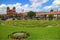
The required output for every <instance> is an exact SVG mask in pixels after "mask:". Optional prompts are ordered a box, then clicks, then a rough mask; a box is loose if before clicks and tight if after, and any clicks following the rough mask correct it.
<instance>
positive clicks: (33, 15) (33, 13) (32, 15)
mask: <svg viewBox="0 0 60 40" xmlns="http://www.w3.org/2000/svg"><path fill="white" fill-rule="evenodd" d="M35 16H36V12H33V11H30V12H28V17H30V18H31V19H32V18H33V17H35Z"/></svg>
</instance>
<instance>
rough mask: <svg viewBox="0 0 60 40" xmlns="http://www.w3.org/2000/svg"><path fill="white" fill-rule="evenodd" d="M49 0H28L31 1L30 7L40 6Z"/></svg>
mask: <svg viewBox="0 0 60 40" xmlns="http://www.w3.org/2000/svg"><path fill="white" fill-rule="evenodd" d="M47 1H49V0H30V2H31V3H32V5H31V7H38V6H41V5H42V4H43V3H46V2H47Z"/></svg>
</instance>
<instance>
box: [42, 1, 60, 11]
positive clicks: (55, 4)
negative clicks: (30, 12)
mask: <svg viewBox="0 0 60 40" xmlns="http://www.w3.org/2000/svg"><path fill="white" fill-rule="evenodd" d="M43 9H46V10H50V9H55V10H56V11H57V9H58V10H59V11H60V0H54V1H53V2H52V5H50V6H45V7H44V8H43Z"/></svg>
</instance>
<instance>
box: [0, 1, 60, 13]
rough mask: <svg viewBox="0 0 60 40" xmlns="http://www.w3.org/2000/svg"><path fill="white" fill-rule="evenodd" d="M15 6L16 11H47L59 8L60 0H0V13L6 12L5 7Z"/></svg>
mask: <svg viewBox="0 0 60 40" xmlns="http://www.w3.org/2000/svg"><path fill="white" fill-rule="evenodd" d="M8 6H9V7H10V9H12V8H13V7H16V12H18V13H20V12H22V10H23V9H24V12H28V11H35V12H49V11H50V10H51V9H53V10H55V11H57V10H60V0H0V14H4V13H6V8H7V7H8Z"/></svg>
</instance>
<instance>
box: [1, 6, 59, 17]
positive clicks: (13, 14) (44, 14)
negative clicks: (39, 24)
mask: <svg viewBox="0 0 60 40" xmlns="http://www.w3.org/2000/svg"><path fill="white" fill-rule="evenodd" d="M6 12H7V13H6V14H0V17H2V16H3V17H7V18H14V17H19V18H25V17H26V16H27V12H26V13H17V12H16V8H15V7H13V9H10V8H9V7H7V11H6ZM50 14H53V15H54V17H55V18H60V11H57V12H55V11H54V10H50V12H36V17H41V18H44V17H48V15H50Z"/></svg>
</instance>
